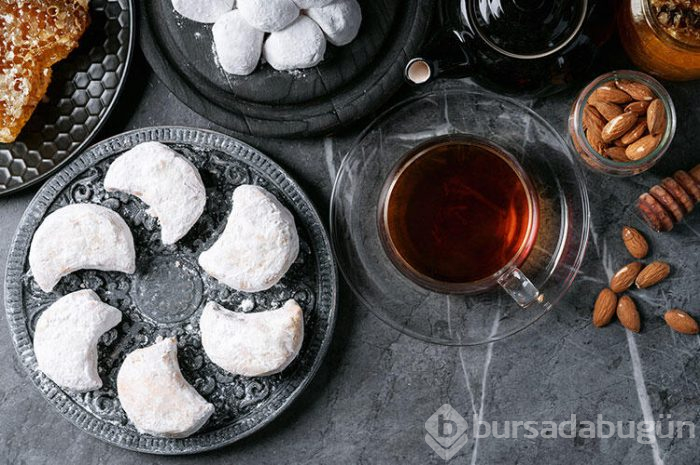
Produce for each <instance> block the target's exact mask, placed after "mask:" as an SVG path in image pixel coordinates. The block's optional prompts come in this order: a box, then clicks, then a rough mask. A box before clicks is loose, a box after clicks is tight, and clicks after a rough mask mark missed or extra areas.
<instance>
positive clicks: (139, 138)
mask: <svg viewBox="0 0 700 465" xmlns="http://www.w3.org/2000/svg"><path fill="white" fill-rule="evenodd" d="M150 140H157V141H160V142H163V143H165V144H167V145H169V146H171V147H173V148H174V149H176V150H177V151H179V152H180V153H182V154H183V155H184V156H186V157H187V158H188V159H189V160H191V161H192V162H193V163H194V164H195V165H196V166H197V168H198V169H199V171H200V173H201V175H202V179H203V180H204V183H205V185H206V187H207V205H206V209H205V211H204V214H203V215H202V217H201V218H200V219H199V221H198V222H197V224H196V225H195V226H194V227H193V228H192V230H191V231H190V233H189V234H188V235H187V236H186V237H184V238H183V239H182V240H180V241H179V242H178V243H177V244H175V245H173V246H164V245H163V244H162V243H161V241H160V228H159V226H158V223H157V221H155V220H154V219H153V218H152V217H150V216H149V215H148V214H147V213H146V206H145V205H144V204H143V203H141V202H140V201H139V200H138V199H136V198H135V197H132V196H128V195H125V194H119V193H107V192H105V190H104V188H103V185H102V180H103V178H104V175H105V172H106V169H107V168H108V166H109V164H110V163H111V162H112V161H113V160H114V159H115V158H116V157H117V156H118V155H119V154H121V153H122V152H124V151H125V150H128V149H130V148H131V147H133V146H135V145H136V144H138V143H141V142H145V141H150ZM244 183H252V184H257V185H260V186H263V187H264V188H266V189H268V190H269V191H270V192H272V193H273V194H274V195H275V196H276V197H277V198H278V199H279V200H280V201H281V202H282V203H283V204H284V205H285V206H287V208H289V209H290V211H291V212H292V213H293V214H294V218H295V220H296V223H297V228H298V232H299V237H300V253H299V258H298V259H297V261H296V262H295V263H294V265H293V266H292V268H291V269H290V271H289V272H288V273H287V275H286V276H285V277H284V278H283V279H282V281H281V282H280V283H279V284H277V285H276V286H274V287H273V288H272V289H270V290H268V291H265V292H259V293H255V294H245V293H241V292H235V291H233V290H232V289H230V288H228V287H226V286H224V285H222V284H220V283H218V282H217V281H216V280H214V279H212V278H210V277H208V276H207V275H206V274H205V273H204V272H203V271H202V270H200V269H199V267H198V266H197V257H198V255H199V253H200V252H202V251H203V250H205V249H207V248H208V247H209V246H210V245H211V244H212V242H213V241H214V240H215V239H216V238H217V236H218V235H219V233H220V232H221V231H222V229H223V227H224V225H225V222H226V218H227V217H228V214H229V211H230V208H231V194H232V192H233V190H234V188H235V187H236V186H238V185H240V184H244ZM83 202H91V203H96V204H100V205H103V206H106V207H108V208H111V209H113V210H115V211H116V212H118V213H119V214H120V215H121V216H122V217H123V218H124V219H125V221H126V222H127V224H128V225H129V226H130V227H131V230H132V233H133V235H134V242H135V245H136V255H137V271H136V273H135V274H133V275H126V274H122V273H110V272H101V271H93V270H83V271H79V272H76V273H74V274H72V275H69V276H66V277H65V278H63V279H62V280H61V282H60V283H59V284H58V286H57V287H56V288H55V289H54V291H53V292H52V293H50V294H46V293H44V292H42V291H41V290H40V289H39V287H38V286H37V284H36V282H35V281H34V279H33V277H32V274H31V271H30V270H29V265H28V260H27V255H28V251H29V246H30V242H31V239H32V236H33V234H34V231H35V230H36V228H37V227H38V226H39V224H40V223H41V221H42V220H43V218H44V217H45V216H46V215H47V214H49V213H50V212H52V211H54V210H56V209H57V208H60V207H62V206H65V205H67V204H71V203H83ZM6 276H7V277H6V282H5V286H6V292H5V299H6V301H5V308H6V312H7V320H8V322H9V325H10V331H11V333H12V339H13V341H14V344H15V348H16V349H17V354H18V356H19V358H20V361H21V362H22V364H23V365H24V367H25V368H26V369H27V371H28V373H29V375H30V377H31V379H32V381H33V382H34V384H35V385H36V386H37V387H38V388H39V390H40V391H41V392H42V393H43V395H44V396H45V397H46V399H47V400H48V401H49V402H50V403H52V404H53V405H54V406H55V407H56V408H57V409H58V410H59V411H60V412H61V413H62V414H63V415H64V416H66V417H67V418H68V419H69V420H70V421H72V422H73V423H74V424H76V425H77V426H79V427H80V428H82V429H83V430H85V431H86V432H88V433H90V434H92V435H94V436H96V437H98V438H100V439H102V440H104V441H107V442H110V443H112V444H115V445H118V446H120V447H125V448H128V449H133V450H138V451H142V452H150V453H157V454H185V453H194V452H201V451H204V450H209V449H214V448H217V447H221V446H223V445H225V444H230V443H232V442H234V441H236V440H238V439H241V438H242V437H245V436H247V435H249V434H251V433H252V432H254V431H256V430H258V429H259V428H261V427H262V426H264V425H265V424H267V423H268V422H270V421H271V420H272V419H273V418H275V417H276V416H277V415H278V414H279V413H280V412H281V411H282V410H284V409H285V408H286V407H287V406H288V405H289V404H290V402H291V401H292V400H293V399H294V398H295V397H297V396H298V395H299V393H300V392H301V391H302V390H303V389H304V387H305V386H306V385H307V384H308V382H309V381H310V379H311V377H312V376H313V375H314V373H315V372H316V371H317V369H318V367H319V365H320V363H321V359H322V358H323V355H324V353H325V352H326V350H327V348H328V345H329V343H330V339H331V335H332V330H333V325H334V322H335V315H336V293H337V277H336V269H335V264H334V260H333V256H332V255H331V250H330V244H329V242H328V238H327V235H326V232H325V230H324V228H323V225H322V223H321V220H320V218H319V216H318V214H317V213H316V211H315V210H314V208H313V207H312V205H311V203H310V202H309V200H308V198H307V197H306V196H305V195H304V193H303V192H302V191H301V189H300V188H299V186H298V185H297V184H296V183H295V182H294V181H293V180H292V179H291V178H290V177H289V176H288V175H287V174H286V173H285V172H284V171H282V170H281V169H280V168H279V166H277V165H276V164H275V163H274V162H272V161H270V159H268V158H267V157H265V156H264V155H262V154H261V153H260V152H258V151H257V150H255V149H253V148H251V147H249V146H248V145H245V144H243V143H241V142H239V141H238V140H236V139H233V138H230V137H227V136H224V135H221V134H218V133H214V132H210V131H204V130H198V129H188V128H151V129H142V130H137V131H133V132H128V133H125V134H122V135H119V136H116V137H113V138H111V139H108V140H106V141H104V142H101V143H99V144H97V145H96V146H94V147H92V148H91V149H89V150H88V151H86V152H85V153H83V154H82V155H81V156H79V157H78V158H77V159H76V160H75V161H74V162H72V163H71V164H70V165H68V166H67V167H66V168H65V169H63V170H62V171H60V172H59V173H58V174H57V175H56V176H55V177H53V178H52V179H51V180H50V181H48V182H47V183H46V185H44V186H43V187H42V189H41V190H40V191H39V192H38V193H37V195H36V197H35V198H34V200H33V201H32V203H31V204H30V205H29V207H28V208H27V211H26V212H25V214H24V217H23V218H22V220H21V222H20V225H19V227H18V230H17V233H16V235H15V238H14V240H13V243H12V247H11V250H10V255H9V258H8V265H7V275H6ZM83 288H90V289H93V290H95V292H97V294H98V295H99V296H100V298H101V299H102V300H103V301H105V302H107V303H108V304H110V305H113V306H115V307H117V308H119V309H120V310H122V312H123V315H124V316H123V319H122V323H121V324H120V325H119V326H118V327H117V328H115V329H113V330H111V331H109V332H107V333H106V334H105V335H104V336H103V337H102V339H101V341H100V345H99V372H100V376H101V377H102V380H103V382H104V386H103V387H102V389H100V390H97V391H93V392H89V393H83V394H76V393H73V392H69V391H64V390H62V389H61V388H59V387H58V386H57V385H56V384H54V383H53V382H52V381H51V380H49V379H48V378H47V377H46V376H45V375H44V374H43V373H41V372H40V371H39V370H38V369H37V364H36V358H35V355H34V350H33V346H32V337H33V332H34V328H35V325H36V322H37V318H38V316H39V315H40V314H41V312H42V311H43V310H44V309H45V308H46V307H47V306H48V305H50V304H51V303H52V302H54V301H55V300H57V299H58V298H59V297H60V296H62V295H65V294H67V293H70V292H73V291H76V290H79V289H83ZM290 298H294V299H296V300H297V302H299V304H300V305H301V306H302V308H303V309H304V332H305V339H304V344H303V346H302V349H301V352H300V354H299V356H298V357H297V359H296V360H295V361H294V362H292V364H291V365H290V366H289V367H288V368H287V369H286V370H284V371H283V372H282V373H280V374H278V375H274V376H269V377H261V378H244V377H240V376H232V375H230V374H228V373H227V372H225V371H223V370H222V369H220V368H218V367H217V366H215V365H214V364H212V363H211V362H210V361H209V359H208V358H207V356H206V355H205V354H204V351H203V350H202V348H201V343H200V334H199V325H198V321H199V315H200V314H201V310H202V308H203V306H204V304H205V303H206V301H207V300H213V301H216V302H218V303H220V304H222V305H224V306H225V307H227V308H229V309H231V310H234V311H254V312H255V311H265V310H269V309H272V308H275V307H276V306H278V305H281V304H282V303H283V302H285V301H286V300H287V299H290ZM251 306H252V308H251ZM169 335H173V336H177V338H178V358H179V361H180V366H181V369H182V372H183V374H184V376H185V378H186V379H187V380H188V381H189V382H190V383H191V384H192V385H193V386H194V387H195V388H196V389H197V391H199V393H200V394H202V395H203V396H204V397H205V398H206V399H207V400H208V401H209V402H211V403H212V404H214V406H215V407H216V412H215V413H214V415H213V416H212V418H211V419H210V420H209V422H208V423H207V424H206V425H205V426H204V427H203V428H202V429H201V430H200V431H199V432H197V433H196V434H194V435H193V436H191V437H189V438H186V439H163V438H156V437H152V436H149V435H144V434H139V433H138V432H137V431H136V429H135V428H134V426H133V425H132V424H131V423H130V422H129V420H128V419H127V418H126V415H125V413H124V411H123V410H122V408H121V406H120V404H119V398H118V396H117V392H116V376H117V372H118V370H119V368H120V366H121V363H122V361H123V360H124V357H125V356H126V355H127V354H128V353H130V352H131V351H133V350H135V349H137V348H140V347H144V346H147V345H150V344H152V343H153V342H154V341H155V339H156V338H157V337H158V336H169Z"/></svg>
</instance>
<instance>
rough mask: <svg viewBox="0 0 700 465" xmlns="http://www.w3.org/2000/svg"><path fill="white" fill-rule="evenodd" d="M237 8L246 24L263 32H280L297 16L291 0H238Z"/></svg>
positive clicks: (295, 7)
mask: <svg viewBox="0 0 700 465" xmlns="http://www.w3.org/2000/svg"><path fill="white" fill-rule="evenodd" d="M237 6H238V11H240V12H241V15H243V18H245V20H246V21H247V22H248V24H250V25H251V26H253V27H254V28H256V29H259V30H261V31H263V32H274V31H279V30H282V29H284V28H285V27H287V26H289V25H290V24H291V23H292V22H293V21H294V20H295V19H296V18H297V17H298V16H299V7H297V6H296V4H295V3H294V2H293V1H292V0H238V5H237Z"/></svg>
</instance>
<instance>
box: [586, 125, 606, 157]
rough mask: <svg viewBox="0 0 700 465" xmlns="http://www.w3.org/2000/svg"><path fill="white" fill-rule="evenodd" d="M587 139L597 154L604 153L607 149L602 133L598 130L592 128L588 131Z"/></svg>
mask: <svg viewBox="0 0 700 465" xmlns="http://www.w3.org/2000/svg"><path fill="white" fill-rule="evenodd" d="M586 139H588V143H589V144H591V147H593V150H595V151H596V152H598V153H602V152H603V150H604V149H605V142H603V138H602V137H600V131H598V130H596V128H594V127H591V128H588V129H587V130H586Z"/></svg>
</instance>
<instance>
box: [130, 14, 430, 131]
mask: <svg viewBox="0 0 700 465" xmlns="http://www.w3.org/2000/svg"><path fill="white" fill-rule="evenodd" d="M359 2H360V4H361V6H362V15H363V23H362V27H361V29H360V32H359V34H358V36H357V38H356V39H355V40H354V41H353V42H352V43H350V44H348V45H346V46H344V47H333V46H329V47H328V50H327V52H326V57H325V60H324V61H323V62H322V63H321V64H320V65H319V66H317V67H315V68H311V69H307V70H299V71H294V72H279V71H275V70H274V69H272V68H271V67H270V66H269V65H261V66H259V67H258V69H257V70H256V71H255V72H254V73H253V74H251V75H249V76H234V75H230V74H227V73H225V72H224V71H223V70H222V69H221V68H220V67H219V65H218V64H217V60H216V56H215V52H214V50H213V39H212V33H211V25H209V24H201V23H196V22H194V21H190V20H188V19H186V18H183V17H182V16H180V15H179V14H178V13H176V12H175V11H173V7H172V3H171V0H152V1H149V2H139V6H140V13H141V17H140V24H141V44H142V48H143V51H144V54H145V55H146V58H147V59H148V61H149V63H150V64H151V66H152V67H153V69H154V70H155V72H156V74H157V75H158V76H159V77H160V79H161V80H162V81H163V82H164V83H165V84H166V85H167V86H168V87H169V88H170V90H172V92H173V93H174V94H175V95H176V96H177V97H178V98H179V99H180V100H182V101H183V102H184V103H185V104H187V105H188V106H189V107H190V108H192V109H193V110H194V111H196V112H198V113H200V114H201V115H203V116H205V117H206V118H208V119H210V120H212V121H214V122H215V123H217V124H220V125H222V126H224V127H227V128H229V129H232V130H234V131H236V132H239V133H243V134H250V135H258V136H286V137H291V136H310V135H313V134H317V133H322V132H327V131H329V130H331V129H333V128H335V127H337V126H340V125H343V124H346V123H350V122H352V121H354V120H356V119H358V118H360V117H361V116H363V115H366V114H368V113H370V112H372V111H373V110H375V109H377V108H378V107H379V106H380V105H381V104H382V103H383V102H384V101H386V99H388V98H389V97H390V96H391V94H392V93H393V92H395V91H396V90H397V89H398V88H399V87H400V86H401V84H402V83H403V68H404V66H405V64H406V62H407V61H408V58H409V57H412V56H415V55H416V54H417V53H418V51H419V50H420V47H421V45H422V43H423V39H424V38H425V35H426V33H427V30H428V22H429V19H430V13H431V9H432V5H433V2H432V1H430V0H359Z"/></svg>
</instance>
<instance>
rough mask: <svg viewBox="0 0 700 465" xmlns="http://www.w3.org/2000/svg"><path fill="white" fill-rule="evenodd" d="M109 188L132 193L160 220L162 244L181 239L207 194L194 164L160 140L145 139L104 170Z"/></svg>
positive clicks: (201, 208)
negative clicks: (147, 140)
mask: <svg viewBox="0 0 700 465" xmlns="http://www.w3.org/2000/svg"><path fill="white" fill-rule="evenodd" d="M104 186H105V189H106V190H107V191H108V192H114V191H120V192H126V193H127V194H131V195H134V196H136V197H138V198H139V199H141V200H142V201H143V202H144V203H146V204H147V205H148V206H149V209H148V214H150V215H153V216H155V217H156V218H158V220H160V226H161V240H162V241H163V244H174V243H175V242H177V241H179V240H180V239H182V237H184V236H185V234H187V232H188V231H189V230H190V229H191V228H192V226H193V225H194V224H195V223H196V222H197V220H198V219H199V217H200V216H201V215H202V212H203V211H204V206H205V204H206V202H207V194H206V190H205V188H204V183H203V182H202V178H201V177H200V175H199V171H197V168H196V167H195V166H194V165H193V164H192V163H191V162H190V161H189V160H188V159H186V158H185V157H183V156H182V155H180V154H179V153H177V152H176V151H174V150H172V149H170V148H169V147H167V146H166V145H163V144H161V143H160V142H144V143H142V144H139V145H137V146H136V147H134V148H132V149H131V150H128V151H127V152H124V153H123V154H122V155H120V156H119V157H118V158H117V159H116V160H114V162H112V164H111V165H110V166H109V169H108V170H107V175H106V176H105V180H104Z"/></svg>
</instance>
